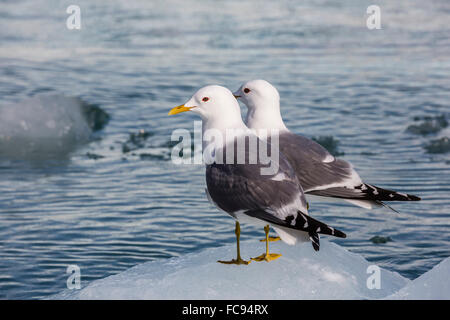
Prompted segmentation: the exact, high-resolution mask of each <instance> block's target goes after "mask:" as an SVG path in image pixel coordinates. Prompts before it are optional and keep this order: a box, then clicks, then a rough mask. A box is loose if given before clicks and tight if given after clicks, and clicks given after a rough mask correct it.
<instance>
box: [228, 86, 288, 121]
mask: <svg viewBox="0 0 450 320" xmlns="http://www.w3.org/2000/svg"><path fill="white" fill-rule="evenodd" d="M233 95H234V97H235V98H236V99H239V100H241V101H242V102H243V103H244V104H245V105H246V106H247V109H248V112H247V119H246V123H247V126H248V127H249V128H250V129H280V130H285V129H286V126H285V125H284V123H283V120H282V118H281V113H280V94H279V93H278V90H277V89H276V88H275V87H274V86H273V85H271V84H270V83H269V82H267V81H266V80H251V81H247V82H245V83H244V84H243V85H242V86H241V87H240V88H239V89H238V90H237V91H236V92H234V93H233Z"/></svg>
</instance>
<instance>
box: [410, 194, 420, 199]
mask: <svg viewBox="0 0 450 320" xmlns="http://www.w3.org/2000/svg"><path fill="white" fill-rule="evenodd" d="M408 198H409V201H420V200H422V198H420V197H418V196H415V195H412V194H408Z"/></svg>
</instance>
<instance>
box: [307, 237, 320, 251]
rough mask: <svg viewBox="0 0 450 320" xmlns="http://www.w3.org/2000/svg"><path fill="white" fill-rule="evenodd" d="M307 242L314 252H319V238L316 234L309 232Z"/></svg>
mask: <svg viewBox="0 0 450 320" xmlns="http://www.w3.org/2000/svg"><path fill="white" fill-rule="evenodd" d="M309 240H311V244H312V247H313V249H314V251H319V250H320V238H319V235H318V234H317V233H316V232H309Z"/></svg>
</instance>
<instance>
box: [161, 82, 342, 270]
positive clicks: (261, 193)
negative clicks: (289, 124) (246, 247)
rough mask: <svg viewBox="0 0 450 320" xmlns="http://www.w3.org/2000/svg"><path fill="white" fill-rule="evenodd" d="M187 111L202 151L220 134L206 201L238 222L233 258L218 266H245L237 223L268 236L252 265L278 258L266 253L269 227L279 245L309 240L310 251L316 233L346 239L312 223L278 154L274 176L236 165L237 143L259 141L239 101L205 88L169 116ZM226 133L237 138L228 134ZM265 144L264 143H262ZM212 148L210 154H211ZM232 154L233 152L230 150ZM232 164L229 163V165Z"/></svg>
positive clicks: (256, 166)
mask: <svg viewBox="0 0 450 320" xmlns="http://www.w3.org/2000/svg"><path fill="white" fill-rule="evenodd" d="M186 111H191V112H193V113H195V114H197V115H200V117H201V118H202V121H203V126H202V128H203V148H204V150H206V149H205V147H208V148H209V147H210V146H211V145H210V144H209V145H208V146H206V144H207V142H208V141H206V138H205V137H206V134H207V132H208V130H212V131H215V132H216V133H217V132H219V133H220V134H221V136H222V137H223V139H222V140H221V139H217V141H214V144H213V148H211V149H212V152H211V154H212V157H213V158H212V161H210V162H211V163H209V164H208V163H207V164H206V185H207V190H206V193H207V196H208V198H209V199H210V201H211V202H212V203H213V204H214V205H215V206H216V207H217V208H219V209H221V210H223V211H225V212H227V213H228V214H230V215H231V216H232V217H233V218H235V220H236V229H235V233H236V242H237V258H236V259H233V260H231V261H219V262H221V263H227V264H248V263H250V261H245V260H243V259H242V258H241V256H240V247H239V236H240V225H239V221H242V220H246V221H247V222H251V223H256V224H259V225H261V224H262V225H264V226H265V227H264V231H265V234H266V252H265V253H264V254H262V255H261V256H259V257H256V258H252V260H255V261H271V260H274V259H276V258H278V257H280V256H281V255H279V254H270V253H269V248H268V243H269V237H268V234H269V225H271V226H272V227H273V228H274V230H275V231H276V232H277V234H278V235H279V236H280V237H281V240H283V241H284V242H286V243H288V244H291V245H293V244H295V243H296V242H297V241H298V242H305V241H309V240H311V241H312V245H313V248H314V249H315V250H316V251H317V250H319V235H318V234H319V233H322V234H328V235H333V236H336V237H341V238H345V234H344V233H343V232H341V231H339V230H337V229H334V228H332V227H329V226H327V225H326V224H324V223H322V222H320V221H317V220H315V219H313V218H311V217H310V216H309V215H308V209H307V208H306V200H305V196H304V194H303V190H302V187H301V186H300V184H299V182H298V179H297V176H296V174H295V172H294V171H293V169H292V167H291V166H290V165H289V163H288V162H287V161H286V159H285V158H284V156H283V155H282V154H279V158H278V159H279V161H278V163H277V167H278V171H277V172H275V173H274V174H272V175H268V174H267V175H266V174H262V173H261V168H263V167H265V165H263V164H261V162H260V161H259V160H258V161H257V162H256V163H254V164H250V163H248V164H247V163H244V164H239V163H238V162H237V161H236V155H237V153H239V151H240V150H235V149H236V148H235V146H236V145H239V139H244V141H245V139H246V136H247V138H248V137H249V136H253V138H254V139H255V141H257V142H258V145H259V143H260V140H259V139H258V138H257V137H256V136H254V135H253V133H252V132H251V131H250V130H249V129H248V128H247V127H246V125H245V124H244V122H243V121H242V118H241V113H240V108H239V104H238V102H237V100H236V99H235V98H234V97H233V94H232V93H231V91H230V90H228V89H227V88H224V87H221V86H215V85H212V86H206V87H203V88H201V89H200V90H198V91H197V92H196V93H195V94H194V96H193V97H192V98H191V99H190V100H189V101H188V102H186V103H185V104H183V105H180V106H178V107H175V108H173V109H172V110H170V112H169V115H173V114H177V113H181V112H186ZM230 130H234V131H233V132H240V134H235V135H230V134H227V132H228V133H229V132H230ZM263 143H266V142H263ZM228 148H234V149H233V150H234V153H233V158H234V160H233V161H231V162H232V163H227V161H224V160H228V159H227V158H226V153H227V149H228ZM211 149H210V150H211ZM228 151H229V152H231V150H228ZM244 152H245V156H246V158H245V159H249V158H250V155H251V152H252V151H251V150H249V146H248V145H247V144H245V149H244ZM228 162H230V161H228Z"/></svg>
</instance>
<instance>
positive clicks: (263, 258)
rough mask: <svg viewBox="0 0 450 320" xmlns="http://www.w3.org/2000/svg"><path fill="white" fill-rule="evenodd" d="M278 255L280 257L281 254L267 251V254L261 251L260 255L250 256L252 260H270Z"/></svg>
mask: <svg viewBox="0 0 450 320" xmlns="http://www.w3.org/2000/svg"><path fill="white" fill-rule="evenodd" d="M279 257H281V254H278V253H269V254H265V253H263V254H262V255H260V256H258V257H256V258H252V260H254V261H267V262H270V261H272V260H275V259H278V258H279Z"/></svg>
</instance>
